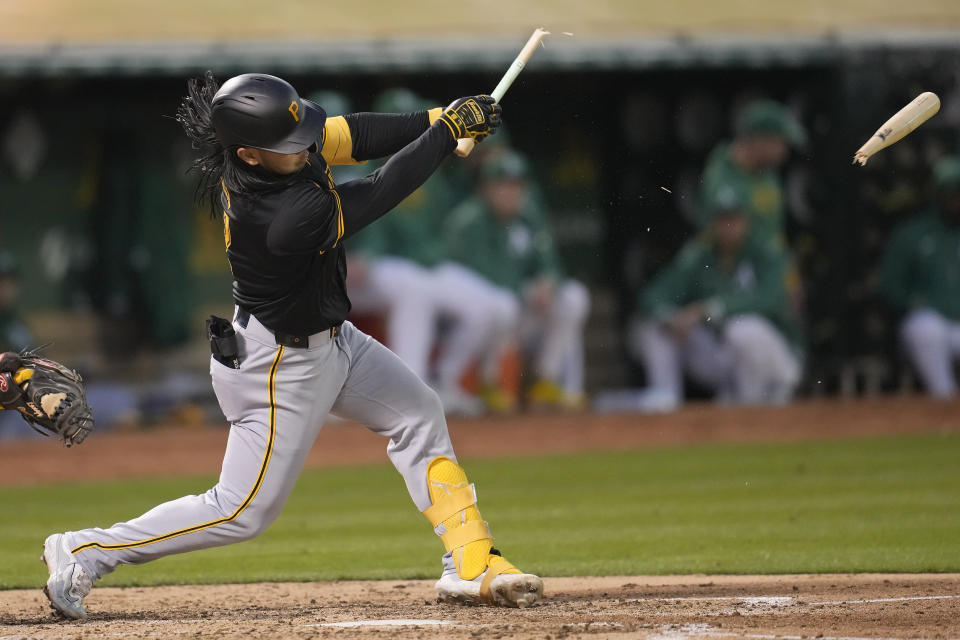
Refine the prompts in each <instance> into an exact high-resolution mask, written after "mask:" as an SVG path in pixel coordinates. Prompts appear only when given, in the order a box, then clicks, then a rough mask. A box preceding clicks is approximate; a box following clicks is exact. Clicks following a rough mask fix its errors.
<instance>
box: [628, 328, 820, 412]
mask: <svg viewBox="0 0 960 640" xmlns="http://www.w3.org/2000/svg"><path fill="white" fill-rule="evenodd" d="M632 343H633V344H632V348H633V351H634V354H635V355H636V356H637V357H638V358H639V359H641V360H642V362H643V364H644V367H645V369H646V372H647V379H648V382H649V386H650V387H652V388H654V389H657V390H660V391H664V392H667V393H670V394H672V397H674V398H677V399H678V400H679V399H682V398H683V375H684V372H686V373H687V374H689V375H690V377H691V378H692V379H693V380H695V381H696V382H697V383H698V384H702V385H703V386H705V387H707V388H708V389H710V390H712V391H714V392H715V393H716V394H717V399H718V400H719V401H721V402H733V403H737V404H782V403H784V402H787V401H789V400H790V398H791V397H792V396H793V392H794V390H795V389H796V386H797V384H798V383H799V381H800V373H801V367H800V361H799V359H798V358H797V356H796V355H794V353H793V352H792V351H791V350H790V347H789V345H788V344H787V341H786V339H785V338H784V337H783V335H782V334H781V333H780V331H779V330H778V329H777V328H776V327H775V326H774V325H773V324H772V323H771V322H770V321H769V320H767V319H766V318H764V317H762V316H759V315H753V314H746V315H741V316H735V317H733V318H730V319H729V320H727V321H726V323H724V325H723V328H722V330H721V332H720V335H717V333H716V332H714V331H713V330H712V329H711V328H709V327H708V326H707V325H705V324H702V325H699V326H697V327H694V329H693V330H692V331H691V332H690V334H689V335H688V336H687V339H686V340H685V341H683V342H680V341H678V340H677V339H676V338H674V336H673V335H672V334H671V333H670V332H669V331H667V329H666V328H664V327H663V326H662V325H660V324H658V323H653V322H640V323H639V324H638V326H637V327H636V328H635V331H634V336H633V340H632Z"/></svg>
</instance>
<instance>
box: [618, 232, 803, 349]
mask: <svg viewBox="0 0 960 640" xmlns="http://www.w3.org/2000/svg"><path fill="white" fill-rule="evenodd" d="M799 283H800V281H799V278H798V276H797V272H796V270H795V268H794V267H793V263H792V260H791V259H790V256H789V254H788V253H787V252H786V251H785V250H784V249H782V248H780V245H779V243H777V242H772V241H770V240H763V239H761V238H757V237H756V236H751V238H750V240H748V241H747V242H746V243H745V245H744V246H743V248H742V249H741V251H740V255H739V256H737V258H736V259H735V260H733V261H731V262H730V264H729V265H728V266H725V265H724V264H722V263H721V260H720V256H719V255H718V254H717V252H716V249H715V248H714V244H713V242H712V241H711V240H710V239H709V237H707V236H701V237H698V238H696V239H694V240H691V241H690V242H688V243H687V244H686V245H685V246H684V247H683V249H681V251H680V253H679V254H678V255H677V257H675V258H674V259H673V261H672V262H671V263H670V264H668V265H667V266H666V267H665V268H664V269H663V271H661V272H660V273H659V274H657V276H656V277H655V278H654V279H653V280H652V281H651V282H650V284H649V285H647V286H646V287H645V288H644V290H643V291H642V292H641V293H640V296H639V299H638V301H637V303H638V307H639V311H640V313H641V314H643V315H644V316H645V317H647V318H652V319H655V320H661V319H666V318H667V317H669V316H670V315H671V314H672V313H673V312H675V311H677V310H678V309H679V308H680V307H683V306H685V305H688V304H691V303H695V302H700V303H704V304H705V305H706V308H707V310H708V314H709V316H710V321H711V322H713V323H717V324H718V325H719V324H720V323H722V322H723V321H724V320H726V319H727V318H730V317H732V316H737V315H743V314H757V315H761V316H763V317H765V318H767V319H768V320H770V321H771V322H772V323H773V324H775V325H776V326H777V327H778V328H779V329H780V331H781V332H783V334H784V336H785V337H786V338H787V340H788V341H790V343H791V344H792V345H793V346H794V348H795V349H797V350H799V348H800V346H801V343H802V339H801V330H800V322H799V318H798V314H797V312H796V306H795V304H794V300H795V294H796V293H797V292H798V290H799Z"/></svg>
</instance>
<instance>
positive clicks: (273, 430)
mask: <svg viewBox="0 0 960 640" xmlns="http://www.w3.org/2000/svg"><path fill="white" fill-rule="evenodd" d="M282 357H283V347H282V346H281V347H280V348H279V349H277V355H276V357H275V358H274V359H273V365H272V366H271V367H270V376H269V378H268V383H267V391H268V395H269V399H270V437H269V438H268V439H267V450H266V451H264V453H263V462H262V463H261V464H260V473H258V474H257V481H256V482H255V483H254V485H253V488H252V489H251V490H250V493H249V494H248V495H247V497H246V499H245V500H244V501H243V503H241V505H240V506H239V507H237V509H236V510H235V511H234V512H233V513H232V514H230V516H228V517H226V518H220V519H219V520H213V521H211V522H206V523H204V524H198V525H196V526H193V527H187V528H186V529H180V530H178V531H172V532H170V533H165V534H163V535H162V536H156V537H155V538H150V539H148V540H141V541H139V542H124V543H121V544H101V543H99V542H88V543H87V544H82V545H80V546H79V547H77V548H75V549H73V550H72V551H71V552H70V553H71V554H75V553H80V552H81V551H84V550H85V549H92V548H94V547H97V548H99V549H132V548H133V547H140V546H143V545H147V544H153V543H154V542H162V541H163V540H169V539H170V538H175V537H177V536H182V535H184V534H186V533H193V532H194V531H201V530H203V529H207V528H209V527H215V526H217V525H218V524H226V523H228V522H232V521H233V520H236V519H237V518H238V517H239V516H240V514H241V513H243V511H244V509H246V508H247V507H248V506H249V505H250V502H251V501H252V500H253V498H254V496H256V495H257V492H258V491H260V487H261V486H262V485H263V477H264V476H265V475H266V473H267V466H268V465H269V464H270V456H271V454H272V453H273V441H274V438H275V436H276V434H277V402H276V378H277V366H278V365H279V364H280V358H282Z"/></svg>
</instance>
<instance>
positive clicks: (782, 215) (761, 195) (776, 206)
mask: <svg viewBox="0 0 960 640" xmlns="http://www.w3.org/2000/svg"><path fill="white" fill-rule="evenodd" d="M725 188H727V189H729V188H732V189H735V190H736V191H737V196H738V199H739V201H740V202H743V203H745V209H746V211H747V212H748V213H749V214H750V221H751V225H750V228H751V229H752V232H753V234H754V235H757V236H759V237H760V238H761V239H764V238H766V239H776V240H778V241H780V242H783V235H784V227H785V225H786V209H785V207H784V202H783V185H782V184H781V181H780V176H779V175H778V174H777V172H775V171H770V170H765V171H760V172H757V173H748V172H746V171H744V170H743V169H741V168H740V167H738V166H737V165H736V164H735V163H734V162H733V157H732V153H731V147H730V145H729V144H721V145H719V146H717V147H716V148H715V149H714V150H713V152H712V153H711V154H710V157H709V158H708V159H707V166H706V168H704V170H703V180H702V185H701V189H700V202H699V205H698V209H697V221H698V223H699V225H700V227H701V228H702V227H705V226H706V225H707V224H709V222H710V216H709V215H708V213H707V211H706V209H707V204H708V203H707V200H708V199H709V198H711V197H713V196H714V195H715V194H716V193H718V192H719V191H720V190H722V189H725Z"/></svg>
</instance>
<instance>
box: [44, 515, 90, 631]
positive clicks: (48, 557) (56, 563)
mask: <svg viewBox="0 0 960 640" xmlns="http://www.w3.org/2000/svg"><path fill="white" fill-rule="evenodd" d="M40 559H41V560H43V562H44V564H46V565H47V570H48V571H49V572H50V579H49V580H47V586H45V587H44V588H43V593H44V595H46V596H47V598H48V599H49V600H50V607H51V608H52V609H53V610H54V611H56V612H57V613H60V614H61V615H63V616H65V617H67V618H72V619H74V620H79V619H81V618H86V617H87V612H86V610H85V609H84V608H83V599H84V598H86V597H87V594H88V593H90V589H92V588H93V580H91V579H90V576H88V575H87V572H86V571H84V570H83V568H82V567H81V566H80V565H79V564H78V563H77V561H76V560H74V558H73V554H72V553H70V549H68V548H67V546H66V544H65V542H64V539H63V534H62V533H55V534H53V535H51V536H49V537H48V538H47V539H46V540H44V541H43V556H41V558H40Z"/></svg>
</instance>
